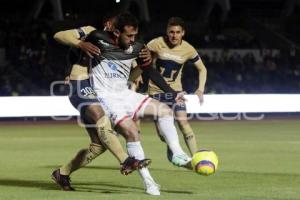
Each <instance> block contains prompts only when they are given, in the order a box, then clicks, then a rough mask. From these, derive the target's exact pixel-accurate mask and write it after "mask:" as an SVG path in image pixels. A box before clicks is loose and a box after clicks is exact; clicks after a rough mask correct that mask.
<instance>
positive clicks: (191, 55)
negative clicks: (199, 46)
mask: <svg viewBox="0 0 300 200" xmlns="http://www.w3.org/2000/svg"><path fill="white" fill-rule="evenodd" d="M189 48H190V51H189V60H188V61H190V62H191V63H196V62H197V61H198V60H201V58H200V56H199V54H198V52H197V50H196V49H195V48H194V47H192V46H189Z"/></svg>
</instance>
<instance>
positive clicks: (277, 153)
mask: <svg viewBox="0 0 300 200" xmlns="http://www.w3.org/2000/svg"><path fill="white" fill-rule="evenodd" d="M192 126H193V128H194V130H195V132H196V133H197V140H198V143H199V145H200V147H205V148H211V149H212V150H214V151H215V152H216V153H217V155H218V157H219V169H218V171H217V173H216V174H214V175H212V176H209V177H205V176H200V175H197V174H196V173H194V172H192V171H188V170H185V169H181V168H177V167H175V166H172V165H171V164H170V163H169V162H168V161H167V159H166V148H165V145H164V144H163V143H161V142H160V140H159V139H158V137H157V136H156V133H155V132H154V130H155V128H154V126H153V124H152V123H142V143H143V146H144V149H145V152H146V156H147V157H149V158H151V159H152V160H153V163H152V164H151V168H150V170H151V172H152V175H153V177H154V178H155V179H156V181H157V182H158V183H159V184H160V185H161V186H162V188H161V193H162V194H161V196H160V197H156V198H161V199H197V200H199V199H205V200H210V199H212V200H218V199H220V200H226V199H228V200H235V199H242V200H252V199H253V200H254V199H259V200H263V199H275V200H279V199H286V200H296V199H300V193H299V188H300V170H299V169H300V159H299V155H300V132H299V130H300V123H299V121H296V120H281V121H280V120H267V121H213V122H207V121H206V122H192ZM180 137H181V135H180ZM121 140H122V142H124V140H123V138H122V139H121ZM181 141H182V137H181ZM88 144H89V140H88V137H87V135H86V134H85V130H84V129H82V128H80V127H78V126H77V125H38V124H37V125H15V126H12V125H11V126H4V125H2V126H1V127H0V149H1V150H0V199H1V200H5V199H10V200H14V199H15V200H20V199H22V200H25V199H28V200H29V199H30V200H34V199H39V200H41V199H55V200H60V199H61V200H68V199H72V200H77V199H81V200H82V199H85V200H88V199H101V200H103V199H122V200H127V199H128V200H129V199H130V200H134V199H144V200H145V199H153V198H154V197H151V196H148V195H146V194H144V190H143V185H142V182H141V181H140V179H139V176H138V173H137V172H135V173H134V174H132V175H130V176H128V177H124V176H122V175H121V174H120V172H119V165H118V163H117V161H116V159H114V158H113V156H112V155H111V154H110V153H109V152H106V153H105V154H103V155H102V156H100V157H98V158H97V159H96V160H94V162H93V163H91V164H90V165H89V166H88V167H86V168H84V169H81V170H79V171H77V172H75V173H74V174H73V175H72V180H73V181H72V184H73V186H74V187H75V188H76V189H77V191H76V192H63V191H61V190H59V189H58V187H57V186H56V185H55V184H54V183H53V182H52V180H51V179H50V174H51V172H52V171H53V169H55V168H56V167H58V166H59V165H61V164H63V163H65V162H66V161H68V160H69V159H70V158H72V157H73V155H74V154H75V152H76V151H77V150H79V149H80V148H81V147H85V146H87V145H88ZM182 144H183V142H182ZM183 146H184V147H185V145H184V144H183Z"/></svg>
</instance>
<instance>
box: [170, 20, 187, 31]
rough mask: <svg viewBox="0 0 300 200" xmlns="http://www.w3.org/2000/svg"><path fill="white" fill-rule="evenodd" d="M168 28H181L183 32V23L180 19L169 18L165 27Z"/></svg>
mask: <svg viewBox="0 0 300 200" xmlns="http://www.w3.org/2000/svg"><path fill="white" fill-rule="evenodd" d="M169 26H181V27H182V29H183V30H185V23H184V20H183V19H182V18H181V17H171V18H169V20H168V24H167V27H169Z"/></svg>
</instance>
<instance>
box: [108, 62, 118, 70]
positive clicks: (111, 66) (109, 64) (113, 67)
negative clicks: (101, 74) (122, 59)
mask: <svg viewBox="0 0 300 200" xmlns="http://www.w3.org/2000/svg"><path fill="white" fill-rule="evenodd" d="M107 65H108V66H109V68H110V69H111V70H113V71H117V65H116V64H115V63H113V62H110V61H109V62H108V63H107Z"/></svg>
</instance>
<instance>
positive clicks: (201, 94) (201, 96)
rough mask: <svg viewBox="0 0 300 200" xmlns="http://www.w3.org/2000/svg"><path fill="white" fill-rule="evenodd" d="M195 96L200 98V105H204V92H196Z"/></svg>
mask: <svg viewBox="0 0 300 200" xmlns="http://www.w3.org/2000/svg"><path fill="white" fill-rule="evenodd" d="M195 95H197V96H198V98H199V103H200V105H202V104H203V102H204V98H203V92H202V91H201V90H196V92H195Z"/></svg>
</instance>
